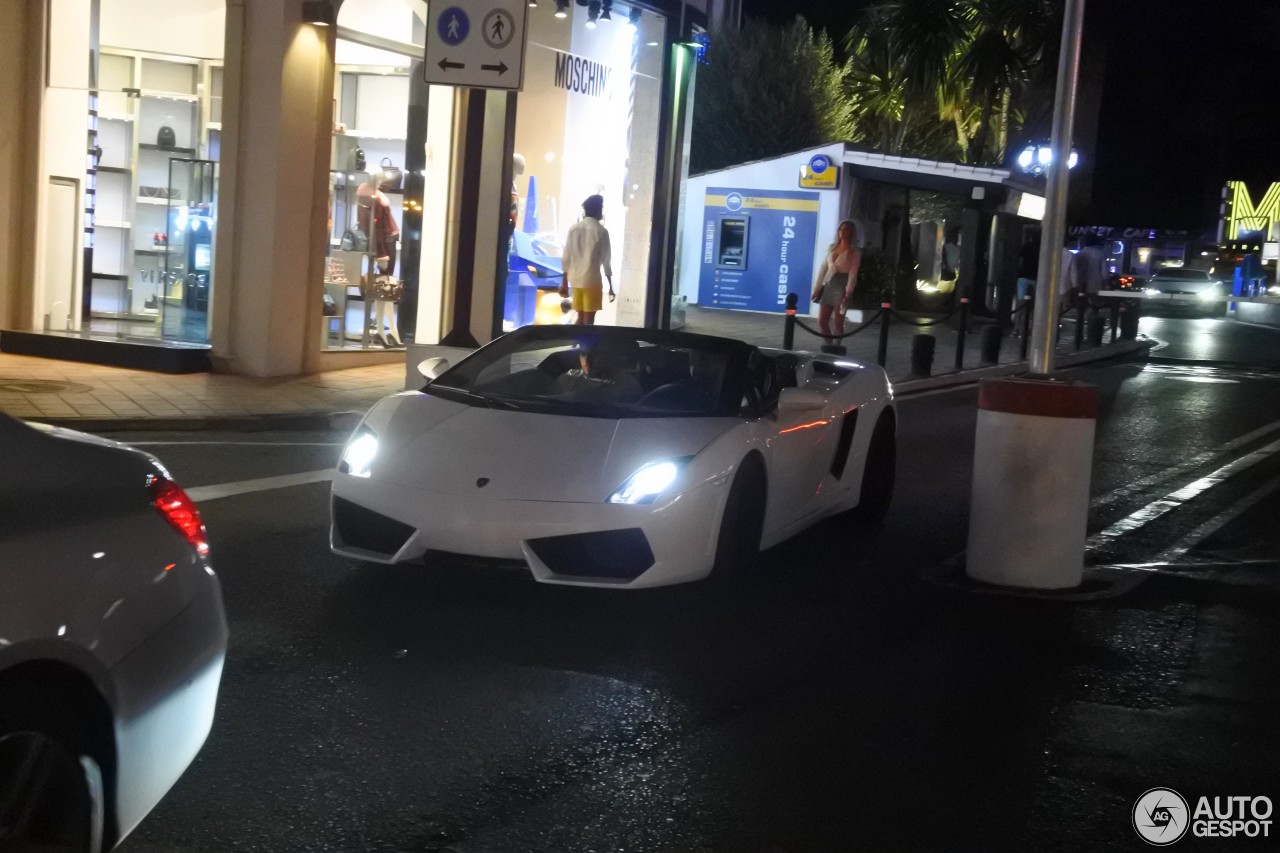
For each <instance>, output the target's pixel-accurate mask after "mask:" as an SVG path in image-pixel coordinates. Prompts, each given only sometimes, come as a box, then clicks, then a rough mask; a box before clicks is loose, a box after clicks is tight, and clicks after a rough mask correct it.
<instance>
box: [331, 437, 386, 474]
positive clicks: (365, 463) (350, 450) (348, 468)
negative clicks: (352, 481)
mask: <svg viewBox="0 0 1280 853" xmlns="http://www.w3.org/2000/svg"><path fill="white" fill-rule="evenodd" d="M377 455H378V436H377V435H376V434H375V433H374V431H373V430H371V429H369V428H368V427H367V426H361V427H360V428H359V429H358V430H356V433H355V435H353V436H351V440H350V441H348V442H347V446H346V448H345V449H344V450H343V451H342V461H340V462H339V463H338V470H339V471H341V472H342V473H343V474H350V475H351V476H352V477H368V476H369V474H370V473H371V472H372V471H373V459H374V457H375V456H377Z"/></svg>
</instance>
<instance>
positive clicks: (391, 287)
mask: <svg viewBox="0 0 1280 853" xmlns="http://www.w3.org/2000/svg"><path fill="white" fill-rule="evenodd" d="M371 295H372V297H373V298H374V299H377V300H379V301H381V302H399V301H400V299H401V298H402V297H403V296H404V282H402V281H401V280H400V279H398V278H396V277H395V276H393V275H379V276H375V277H374V279H373V288H372V294H371Z"/></svg>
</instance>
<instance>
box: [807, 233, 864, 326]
mask: <svg viewBox="0 0 1280 853" xmlns="http://www.w3.org/2000/svg"><path fill="white" fill-rule="evenodd" d="M857 234H858V232H857V226H856V225H854V224H853V221H852V220H849V219H846V220H845V221H844V222H841V223H840V227H839V228H837V229H836V241H835V242H834V243H832V244H831V246H830V247H829V248H828V249H827V255H826V257H825V258H823V260H822V266H821V267H820V268H819V269H818V278H817V280H816V281H815V282H814V285H813V301H814V302H816V303H818V331H819V332H821V333H822V334H823V335H843V334H844V312H845V311H846V310H847V306H848V304H849V300H850V299H852V298H853V289H854V288H855V287H857V286H858V265H859V264H860V263H861V262H862V252H861V250H859V249H858V240H857Z"/></svg>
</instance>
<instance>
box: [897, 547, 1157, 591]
mask: <svg viewBox="0 0 1280 853" xmlns="http://www.w3.org/2000/svg"><path fill="white" fill-rule="evenodd" d="M964 567H965V555H964V553H963V552H962V553H960V554H957V555H956V556H955V557H952V558H951V559H949V560H946V561H944V562H942V563H939V564H938V565H936V566H932V567H930V568H928V569H925V570H924V571H922V572H921V573H920V579H921V580H922V581H924V582H925V583H929V584H932V585H933V586H936V587H939V588H941V589H945V590H950V591H954V592H962V593H968V594H973V595H984V596H993V597H996V598H1021V599H1031V600H1035V601H1056V602H1063V603H1068V604H1071V603H1077V602H1081V601H1106V600H1109V599H1113V598H1120V597H1121V596H1124V595H1128V594H1129V593H1131V592H1133V591H1134V590H1135V589H1137V588H1138V587H1139V586H1141V585H1142V584H1143V583H1145V582H1146V581H1148V580H1150V579H1151V578H1153V577H1155V575H1154V574H1153V573H1151V572H1127V571H1123V570H1121V569H1117V568H1113V567H1110V566H1085V567H1084V578H1083V580H1082V581H1081V583H1080V586H1079V587H1077V588H1075V589H1064V590H1045V589H1024V588H1022V587H1005V586H996V585H994V584H987V583H982V582H981V581H975V580H973V579H971V578H970V577H969V576H968V575H966V574H965V571H964Z"/></svg>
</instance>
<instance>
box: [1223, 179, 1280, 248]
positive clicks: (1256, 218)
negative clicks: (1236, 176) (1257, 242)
mask: <svg viewBox="0 0 1280 853" xmlns="http://www.w3.org/2000/svg"><path fill="white" fill-rule="evenodd" d="M1226 219H1227V230H1226V239H1228V240H1239V239H1240V233H1241V232H1245V233H1255V232H1258V231H1261V232H1263V237H1264V239H1270V237H1271V229H1272V228H1273V227H1274V226H1275V224H1276V222H1277V221H1280V183H1274V184H1272V185H1271V186H1269V187H1267V192H1266V194H1265V195H1263V196H1262V201H1260V202H1258V203H1257V204H1256V205H1255V204H1254V203H1253V199H1252V198H1251V197H1250V196H1249V188H1248V187H1246V186H1245V185H1244V181H1227V211H1226Z"/></svg>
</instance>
